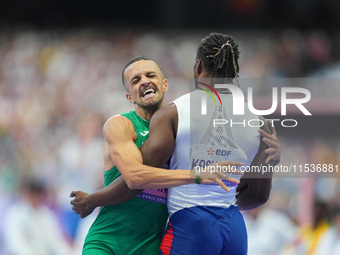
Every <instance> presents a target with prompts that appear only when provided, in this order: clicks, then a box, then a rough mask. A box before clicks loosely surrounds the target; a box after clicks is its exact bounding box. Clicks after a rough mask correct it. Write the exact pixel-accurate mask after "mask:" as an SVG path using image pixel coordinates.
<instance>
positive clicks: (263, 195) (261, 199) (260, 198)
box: [256, 185, 271, 205]
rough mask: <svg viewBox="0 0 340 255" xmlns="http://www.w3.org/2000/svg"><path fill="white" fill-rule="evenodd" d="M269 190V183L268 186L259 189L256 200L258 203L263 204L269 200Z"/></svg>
mask: <svg viewBox="0 0 340 255" xmlns="http://www.w3.org/2000/svg"><path fill="white" fill-rule="evenodd" d="M270 190H271V185H270V187H266V188H264V189H262V190H261V192H259V193H258V194H257V198H256V200H257V202H258V203H259V205H263V204H265V203H267V201H268V200H269V197H270Z"/></svg>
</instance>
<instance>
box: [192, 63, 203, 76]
mask: <svg viewBox="0 0 340 255" xmlns="http://www.w3.org/2000/svg"><path fill="white" fill-rule="evenodd" d="M202 71H203V62H202V60H200V59H198V58H197V59H196V62H195V66H194V77H198V76H200V74H201V73H202Z"/></svg>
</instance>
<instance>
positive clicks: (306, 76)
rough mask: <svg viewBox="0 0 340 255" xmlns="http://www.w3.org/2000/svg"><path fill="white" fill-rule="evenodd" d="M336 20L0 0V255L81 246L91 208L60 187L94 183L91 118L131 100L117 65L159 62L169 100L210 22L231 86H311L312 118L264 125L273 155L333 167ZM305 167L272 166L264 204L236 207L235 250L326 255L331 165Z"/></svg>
mask: <svg viewBox="0 0 340 255" xmlns="http://www.w3.org/2000/svg"><path fill="white" fill-rule="evenodd" d="M339 26H340V2H339V1H335V0H325V1H322V0H301V1H293V0H288V1H287V0H285V1H283V0H278V1H269V0H243V1H237V0H230V1H226V0H224V1H223V0H213V1H209V2H208V1H202V0H201V1H179V0H172V1H169V0H167V1H147V2H144V1H139V2H129V1H125V2H123V1H104V0H100V1H86V0H85V1H76V0H74V1H71V2H70V1H65V0H63V1H60V0H59V1H56V0H45V1H42V0H33V1H22V0H11V1H9V0H3V1H1V8H0V254H2V255H4V254H35V255H36V254H48V255H49V254H51V255H52V254H80V253H81V245H82V240H83V238H84V234H86V231H87V228H88V224H90V222H91V220H92V218H88V219H86V220H80V219H79V217H78V216H77V215H75V214H74V213H73V212H72V210H71V206H70V204H69V201H70V198H69V194H70V192H71V191H72V190H84V191H87V192H93V191H95V190H96V189H99V188H101V187H102V185H103V182H102V178H103V173H102V167H103V163H102V150H103V148H102V144H103V138H102V125H103V123H104V122H105V120H106V119H107V118H108V117H110V116H112V115H114V114H117V113H121V112H124V111H128V110H130V109H132V105H130V104H129V103H128V101H127V100H126V99H125V96H124V92H125V91H124V88H123V86H122V83H121V70H122V68H123V66H124V64H125V62H126V61H127V60H128V59H130V58H131V57H133V56H135V55H142V54H144V55H148V56H150V57H152V58H154V59H155V60H157V61H159V63H160V64H161V66H162V68H163V70H164V72H165V75H166V77H167V78H168V81H169V84H170V91H169V92H167V95H166V101H167V102H169V101H171V100H173V99H175V98H176V97H178V96H179V95H181V94H183V93H186V92H189V91H190V89H192V86H193V85H192V73H193V71H192V70H193V63H194V58H195V53H196V52H195V50H196V48H197V45H198V43H199V41H200V39H201V38H203V37H204V36H206V35H207V34H209V33H210V32H222V33H226V34H230V35H232V36H234V38H235V40H236V41H237V42H239V45H240V49H241V58H240V78H241V86H242V80H243V81H244V83H248V82H250V83H252V82H253V83H256V87H255V86H254V87H255V88H254V89H256V90H255V95H256V97H257V98H258V99H257V102H258V105H260V106H262V107H263V106H264V105H265V103H264V102H267V101H268V99H269V100H270V98H271V97H270V96H271V88H272V87H273V86H275V85H273V83H270V82H262V81H263V79H268V78H270V79H273V81H275V82H277V83H280V82H279V81H280V80H281V81H282V79H284V80H283V81H284V82H283V83H284V86H297V85H296V84H299V85H298V86H299V87H305V88H307V89H308V90H310V91H311V92H312V100H311V101H310V103H309V104H308V106H309V107H310V108H309V109H311V112H312V114H313V116H312V117H305V116H302V115H301V112H300V113H299V111H292V112H290V113H289V115H288V116H287V118H294V119H297V120H298V121H299V125H298V127H296V128H282V127H280V125H277V131H278V137H279V140H280V142H281V145H282V159H281V163H282V165H290V164H296V165H300V164H302V165H303V164H305V163H309V164H312V163H314V164H333V165H334V167H335V166H339V162H340V144H339V140H340V139H339V138H340V137H339V130H340V121H339V117H340V105H339V102H338V97H339V95H340V85H339V79H338V77H339V76H340V48H339V45H340V33H339V30H338V27H339ZM286 78H289V79H287V80H286ZM275 82H274V83H275ZM294 84H295V85H294ZM267 106H268V105H267ZM269 117H272V118H282V116H281V117H280V116H279V113H278V112H276V113H275V114H273V115H272V116H269ZM306 177H308V175H307V174H306V175H303V176H302V177H301V176H300V177H299V178H294V177H292V176H289V177H287V176H284V175H283V176H280V175H277V176H276V178H274V180H273V189H272V194H271V198H270V201H269V202H268V203H267V205H266V206H264V207H262V208H261V209H258V210H254V211H251V212H248V213H246V214H245V218H246V223H247V227H248V231H249V254H258V255H267V254H268V255H269V254H284V255H288V254H289V255H290V254H319V255H326V254H327V255H329V254H333V255H334V254H340V209H339V208H340V189H339V173H333V174H331V175H327V178H325V176H323V175H313V177H310V178H306ZM27 180H29V181H27ZM31 193H32V194H33V195H29V194H31ZM32 197H33V198H32ZM34 197H35V198H34ZM28 201H29V202H28ZM37 201H38V202H37ZM39 204H42V205H45V206H46V208H45V209H44V212H39V214H38V213H37V212H35V210H34V208H36V207H37V206H39ZM43 218H44V219H45V218H46V220H43ZM28 221H29V224H28ZM37 240H38V241H37ZM39 240H40V241H41V243H42V244H41V243H39ZM51 240H54V241H53V242H52V241H51ZM49 242H50V243H53V244H50V245H47V244H48V243H49ZM9 247H11V248H10V249H12V250H13V251H14V250H17V251H16V252H12V253H9V252H8V249H9ZM13 247H14V248H13ZM15 247H16V248H15ZM18 247H21V249H20V248H18ZM55 247H64V248H59V249H55ZM6 250H7V251H6ZM39 252H40V253H39Z"/></svg>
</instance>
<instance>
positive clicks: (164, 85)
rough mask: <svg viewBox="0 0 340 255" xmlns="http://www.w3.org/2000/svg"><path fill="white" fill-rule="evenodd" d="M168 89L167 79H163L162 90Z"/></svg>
mask: <svg viewBox="0 0 340 255" xmlns="http://www.w3.org/2000/svg"><path fill="white" fill-rule="evenodd" d="M168 89H169V85H168V80H167V79H164V80H163V91H164V92H165V91H168Z"/></svg>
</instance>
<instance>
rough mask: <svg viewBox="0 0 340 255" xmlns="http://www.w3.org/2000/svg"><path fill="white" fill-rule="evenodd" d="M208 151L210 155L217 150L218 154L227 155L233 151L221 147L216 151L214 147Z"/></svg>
mask: <svg viewBox="0 0 340 255" xmlns="http://www.w3.org/2000/svg"><path fill="white" fill-rule="evenodd" d="M207 152H208V155H214V153H215V152H216V156H227V157H228V156H229V155H230V154H231V151H227V150H221V149H217V150H216V151H214V150H213V149H212V148H210V149H209V150H207Z"/></svg>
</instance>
